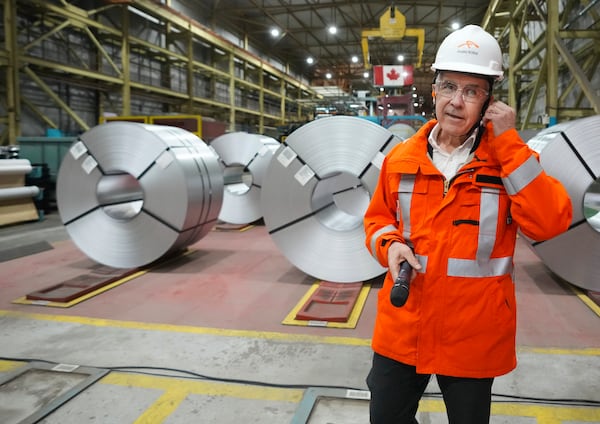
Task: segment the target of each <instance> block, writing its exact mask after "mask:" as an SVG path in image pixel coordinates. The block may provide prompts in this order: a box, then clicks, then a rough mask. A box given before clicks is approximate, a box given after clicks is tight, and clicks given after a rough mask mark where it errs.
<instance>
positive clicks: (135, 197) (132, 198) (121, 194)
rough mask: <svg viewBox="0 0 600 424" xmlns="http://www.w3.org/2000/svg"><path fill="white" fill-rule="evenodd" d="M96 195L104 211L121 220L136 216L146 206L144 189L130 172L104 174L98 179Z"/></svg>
mask: <svg viewBox="0 0 600 424" xmlns="http://www.w3.org/2000/svg"><path fill="white" fill-rule="evenodd" d="M96 197H97V199H98V204H99V205H100V207H101V208H102V210H103V211H104V213H106V214H107V215H108V216H110V217H111V218H114V219H117V220H121V221H127V220H130V219H133V218H135V217H136V216H137V215H138V214H139V213H140V212H141V211H142V207H143V206H144V190H143V189H142V186H141V185H140V183H139V181H138V180H137V179H136V178H135V177H134V176H133V175H131V174H128V173H118V174H110V175H104V176H103V177H102V178H101V179H100V181H98V186H97V187H96Z"/></svg>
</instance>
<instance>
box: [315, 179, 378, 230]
mask: <svg viewBox="0 0 600 424" xmlns="http://www.w3.org/2000/svg"><path fill="white" fill-rule="evenodd" d="M369 199H370V196H369V192H368V191H367V190H366V189H365V188H364V187H363V186H362V183H361V181H360V180H359V179H358V178H357V177H356V176H354V175H351V174H349V173H348V172H343V171H342V172H339V173H334V174H332V175H330V176H327V177H323V178H322V179H321V180H320V181H319V182H318V183H317V185H316V186H315V189H314V191H313V194H312V199H311V206H312V210H313V211H316V213H315V217H316V218H317V220H318V221H319V222H320V223H321V224H322V225H324V226H325V227H327V228H329V229H331V230H334V231H350V230H353V229H355V228H357V227H359V226H362V225H363V216H364V214H365V211H366V210H367V207H368V206H369Z"/></svg>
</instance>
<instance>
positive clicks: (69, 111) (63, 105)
mask: <svg viewBox="0 0 600 424" xmlns="http://www.w3.org/2000/svg"><path fill="white" fill-rule="evenodd" d="M23 70H24V71H25V73H26V74H27V75H28V76H29V78H31V79H32V80H33V81H34V82H35V83H36V84H37V85H38V86H39V87H40V88H41V89H42V90H43V91H44V92H45V93H46V94H47V95H48V96H49V97H50V98H51V99H52V100H54V102H55V103H56V104H57V105H58V106H60V107H61V108H62V109H63V110H64V111H65V112H67V114H68V115H69V116H70V117H71V118H73V120H74V121H75V122H77V124H79V126H80V127H81V129H83V130H84V131H87V130H89V129H90V127H89V125H88V124H86V123H85V121H84V120H83V119H81V118H80V117H79V115H77V114H76V113H75V111H73V109H71V108H70V107H69V105H67V104H66V103H65V102H64V101H63V100H62V99H61V98H60V97H58V95H56V93H55V92H54V91H53V90H52V89H51V88H50V87H48V86H47V85H46V83H45V82H44V81H42V79H41V78H40V77H38V76H37V75H36V74H35V72H33V71H32V70H31V69H29V67H28V66H25V67H24V68H23Z"/></svg>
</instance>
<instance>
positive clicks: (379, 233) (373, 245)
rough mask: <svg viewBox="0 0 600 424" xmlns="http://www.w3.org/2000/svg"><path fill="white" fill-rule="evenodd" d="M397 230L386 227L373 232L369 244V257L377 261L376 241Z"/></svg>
mask: <svg viewBox="0 0 600 424" xmlns="http://www.w3.org/2000/svg"><path fill="white" fill-rule="evenodd" d="M396 230H397V228H396V227H395V226H394V225H391V224H390V225H386V226H385V227H382V228H380V229H379V230H377V231H375V233H374V234H373V235H372V236H371V243H369V245H370V246H371V256H373V257H374V258H375V259H377V245H376V243H377V239H378V238H379V237H380V236H382V235H384V234H385V233H390V232H392V231H396Z"/></svg>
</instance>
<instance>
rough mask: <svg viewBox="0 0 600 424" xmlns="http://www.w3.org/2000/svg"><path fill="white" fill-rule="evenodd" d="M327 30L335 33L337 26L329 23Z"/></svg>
mask: <svg viewBox="0 0 600 424" xmlns="http://www.w3.org/2000/svg"><path fill="white" fill-rule="evenodd" d="M328 31H329V33H330V34H337V27H336V26H335V25H330V26H329V28H328Z"/></svg>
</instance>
